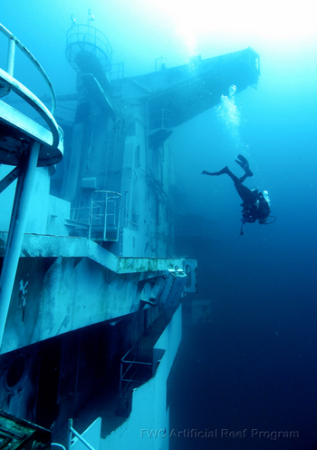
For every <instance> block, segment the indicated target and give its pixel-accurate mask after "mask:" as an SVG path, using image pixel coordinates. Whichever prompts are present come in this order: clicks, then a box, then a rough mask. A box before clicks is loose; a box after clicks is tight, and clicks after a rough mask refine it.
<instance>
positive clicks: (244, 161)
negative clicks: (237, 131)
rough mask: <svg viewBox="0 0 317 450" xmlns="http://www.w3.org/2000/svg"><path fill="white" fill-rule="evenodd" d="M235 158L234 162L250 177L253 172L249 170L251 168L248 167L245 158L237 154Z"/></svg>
mask: <svg viewBox="0 0 317 450" xmlns="http://www.w3.org/2000/svg"><path fill="white" fill-rule="evenodd" d="M237 158H238V159H236V163H237V164H239V166H240V167H242V169H243V170H244V171H245V173H246V174H247V175H248V177H252V176H253V172H252V171H251V169H250V167H249V163H248V160H247V158H245V157H244V156H242V155H238V156H237ZM239 160H240V161H239Z"/></svg>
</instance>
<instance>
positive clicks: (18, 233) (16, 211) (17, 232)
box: [0, 141, 40, 348]
mask: <svg viewBox="0 0 317 450" xmlns="http://www.w3.org/2000/svg"><path fill="white" fill-rule="evenodd" d="M39 150H40V144H39V143H38V142H36V141H34V142H33V144H32V145H31V147H30V154H29V155H28V158H27V160H26V162H25V165H24V167H23V168H22V173H21V175H20V177H19V180H18V184H17V188H16V195H15V199H14V204H13V211H12V217H11V223H10V229H9V234H8V241H7V247H6V252H5V255H4V259H3V266H2V271H1V279H0V348H1V345H2V338H3V333H4V329H5V324H6V320H7V314H8V310H9V306H10V300H11V295H12V289H13V285H14V280H15V274H16V270H17V266H18V262H19V258H20V252H21V247H22V241H23V235H24V229H25V223H26V217H27V210H28V200H29V198H30V195H31V192H32V185H33V180H34V175H35V169H36V165H37V160H38V156H39Z"/></svg>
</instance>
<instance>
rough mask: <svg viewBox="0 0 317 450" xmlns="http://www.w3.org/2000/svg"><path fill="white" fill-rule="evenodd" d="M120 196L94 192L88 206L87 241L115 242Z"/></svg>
mask: <svg viewBox="0 0 317 450" xmlns="http://www.w3.org/2000/svg"><path fill="white" fill-rule="evenodd" d="M120 200H121V194H119V193H118V192H114V191H105V190H101V191H94V192H93V194H92V198H91V204H90V219H89V239H96V240H103V241H117V240H118V230H119V226H118V225H119V203H120Z"/></svg>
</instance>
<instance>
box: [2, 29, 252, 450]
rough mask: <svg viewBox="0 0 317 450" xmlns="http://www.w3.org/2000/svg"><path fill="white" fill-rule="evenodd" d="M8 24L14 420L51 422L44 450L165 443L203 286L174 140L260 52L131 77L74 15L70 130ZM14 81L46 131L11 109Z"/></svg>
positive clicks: (6, 286)
mask: <svg viewBox="0 0 317 450" xmlns="http://www.w3.org/2000/svg"><path fill="white" fill-rule="evenodd" d="M0 31H2V32H4V34H5V35H6V36H7V38H8V41H9V50H8V65H7V67H6V70H3V69H2V70H1V72H0V89H1V91H0V92H1V95H2V99H1V100H0V126H1V129H0V163H1V164H2V166H1V168H0V174H1V180H2V181H0V187H1V191H2V193H1V195H0V205H1V211H2V215H1V218H0V230H1V231H0V242H1V246H0V251H1V253H0V256H1V261H2V278H1V283H2V284H1V291H0V301H1V303H0V308H1V315H2V317H1V323H2V334H3V338H2V342H1V355H0V408H1V409H2V410H3V411H4V412H3V415H2V419H1V420H3V421H4V422H3V423H5V424H8V423H9V422H10V420H11V421H13V423H14V418H17V421H20V422H21V420H22V419H23V420H27V421H29V422H32V423H34V424H36V425H37V426H40V427H43V428H44V429H48V430H50V433H51V438H50V439H48V438H47V434H45V430H44V431H43V432H42V434H41V432H40V431H38V430H37V431H36V432H34V433H33V428H32V431H31V432H30V435H31V436H33V438H34V441H33V442H37V445H38V446H39V447H38V448H49V447H48V446H49V445H52V448H53V444H52V442H53V443H56V444H58V445H59V446H61V445H62V446H64V447H65V448H67V449H68V450H70V448H73V449H75V450H77V449H79V448H84V447H82V446H83V445H85V444H83V443H82V439H85V440H86V441H87V442H88V443H89V445H90V447H91V448H94V449H97V448H98V449H103V448H105V449H106V448H111V449H116V448H118V449H119V448H120V449H122V448H134V447H135V448H138V449H142V448H146V449H148V448H153V449H154V448H155V449H156V448H157V449H159V448H161V449H163V448H168V438H167V436H168V404H167V400H166V383H167V378H168V375H169V373H170V370H171V367H172V364H173V361H174V358H175V355H176V353H177V349H178V346H179V343H180V340H181V298H182V296H184V295H185V294H187V293H192V292H195V290H196V262H195V261H193V260H188V259H186V258H183V257H177V256H176V255H175V254H174V250H173V242H174V236H175V234H177V230H175V227H174V206H173V195H172V191H173V189H174V187H175V181H174V161H173V157H172V152H171V150H170V148H169V143H168V138H169V136H170V135H171V134H172V132H173V129H174V128H175V127H176V126H178V125H180V124H182V123H184V122H186V121H188V120H190V119H191V118H193V117H195V116H196V115H197V114H199V113H201V112H203V111H205V110H207V109H209V108H211V107H212V106H215V105H216V104H217V103H218V102H219V100H220V96H221V95H225V94H227V92H228V88H229V87H230V85H232V84H234V85H236V86H237V90H238V91H239V90H242V89H245V88H246V87H247V86H248V85H255V84H256V83H257V79H258V75H259V57H258V55H257V54H256V53H255V52H254V51H253V50H252V49H247V50H244V51H241V52H236V53H233V54H229V55H224V56H221V57H217V58H211V59H208V60H201V58H194V59H192V60H191V61H190V63H189V64H186V65H184V66H180V67H175V68H171V69H167V68H166V67H165V66H164V65H163V64H161V65H159V64H157V70H156V71H155V72H153V73H151V74H147V75H143V76H138V77H129V78H125V77H124V73H123V67H122V66H120V65H117V66H116V67H114V66H112V64H111V56H112V49H111V46H110V43H109V42H108V40H107V38H106V36H104V35H103V34H102V33H101V32H100V31H99V30H97V29H96V28H94V27H93V26H92V25H91V23H89V24H88V25H73V27H72V28H71V29H70V30H69V32H68V34H67V44H66V58H67V60H68V62H69V63H70V64H71V66H72V67H73V68H74V69H75V70H76V72H77V86H76V87H77V93H76V94H70V95H69V96H64V97H63V98H61V99H60V102H61V103H62V102H66V103H67V102H71V103H72V104H73V105H75V107H74V114H73V117H72V118H71V120H69V119H68V120H66V119H65V118H64V117H63V116H62V115H61V117H60V120H58V123H59V125H57V123H56V121H55V119H54V117H53V115H52V114H51V113H50V112H49V111H48V110H47V109H46V107H45V106H44V105H43V103H42V102H41V101H40V100H39V99H37V98H36V97H35V96H34V94H32V93H31V92H30V91H28V90H27V89H26V88H25V87H24V86H23V85H21V84H19V83H18V81H17V80H16V79H15V78H13V61H14V51H13V50H12V48H14V46H17V47H19V49H20V50H22V51H24V52H25V53H27V54H28V55H29V56H30V54H29V52H28V51H27V50H26V49H25V48H24V47H23V45H22V44H21V43H20V42H19V41H18V40H17V38H16V37H15V36H13V35H12V34H11V33H10V32H9V31H8V30H6V29H5V28H4V27H1V29H0ZM30 58H31V60H32V61H33V57H32V56H30ZM158 61H159V60H158ZM41 71H42V69H41ZM12 90H13V91H14V92H16V93H18V94H19V95H20V97H22V99H23V100H24V101H27V102H28V103H29V104H31V106H33V108H34V110H35V111H36V112H37V113H39V114H40V117H41V118H42V119H41V120H42V121H43V119H44V122H45V123H46V125H45V124H44V125H43V123H42V122H41V121H40V122H39V121H36V120H35V119H34V117H33V115H32V114H31V116H30V117H28V116H26V115H24V114H22V113H21V112H19V110H18V108H17V107H15V105H14V107H13V106H10V105H9V97H10V95H9V93H10V91H12ZM7 99H8V100H7ZM54 103H55V100H54V96H53V105H54ZM52 113H54V107H53V111H52ZM62 129H63V131H64V133H63V131H62ZM63 135H64V139H63ZM34 148H35V149H36V152H35V151H34ZM32 155H33V156H32ZM12 166H13V167H14V168H13V169H12ZM16 178H18V180H21V181H18V183H17V185H16V187H15V182H14V180H15V179H16ZM25 178H28V179H29V180H30V181H29V183H28V184H27V189H26V188H25V181H23V180H24V179H25ZM19 186H20V187H19ZM14 196H15V200H14ZM21 204H22V207H21ZM27 206H28V215H27V211H26V209H27ZM11 210H12V211H13V214H12V217H11ZM21 210H22V213H23V221H22V222H21V221H20V217H21V216H20V214H22V213H21ZM10 217H11V219H10ZM12 242H13V244H12ZM10 280H11V281H10ZM8 415H9V416H8ZM10 423H11V422H10ZM1 426H2V425H1ZM2 428H3V429H5V428H6V425H3V427H2ZM40 430H41V429H40ZM78 430H79V432H80V433H83V431H84V430H86V432H85V433H84V438H83V437H82V436H81V434H79V435H78V432H77V431H78ZM150 430H157V432H156V433H158V430H161V433H160V435H158V436H157V438H156V439H153V436H152V434H151V433H150ZM162 430H165V432H164V433H163V431H162ZM32 433H33V434H32ZM13 434H14V433H13ZM13 434H12V429H11V437H12V436H13ZM7 436H9V437H10V430H7ZM19 436H20V437H21V436H22V434H21V433H20V434H19V433H18V432H17V433H16V436H15V437H14V439H16V440H17V441H18V440H19ZM34 436H35V437H34ZM38 436H40V437H38ZM41 436H44V437H45V439H44V438H43V439H42V441H41ZM8 439H9V438H8ZM12 439H13V437H12ZM21 439H22V438H21ZM28 439H29V440H30V439H31V438H28ZM4 448H5V447H4ZM25 448H28V447H25Z"/></svg>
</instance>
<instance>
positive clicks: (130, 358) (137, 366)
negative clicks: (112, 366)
mask: <svg viewBox="0 0 317 450" xmlns="http://www.w3.org/2000/svg"><path fill="white" fill-rule="evenodd" d="M140 359H141V358H140V355H139V342H138V343H136V344H135V345H134V346H133V347H132V348H131V349H130V350H128V351H127V353H126V354H125V355H124V356H123V357H122V358H121V365H120V386H119V392H120V393H119V411H118V413H119V414H120V415H128V414H129V413H130V412H131V407H132V390H133V389H134V388H136V387H138V386H140V385H141V384H143V383H145V382H146V381H148V380H149V379H150V378H151V377H152V375H153V362H152V361H151V362H148V361H140Z"/></svg>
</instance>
